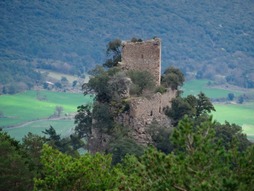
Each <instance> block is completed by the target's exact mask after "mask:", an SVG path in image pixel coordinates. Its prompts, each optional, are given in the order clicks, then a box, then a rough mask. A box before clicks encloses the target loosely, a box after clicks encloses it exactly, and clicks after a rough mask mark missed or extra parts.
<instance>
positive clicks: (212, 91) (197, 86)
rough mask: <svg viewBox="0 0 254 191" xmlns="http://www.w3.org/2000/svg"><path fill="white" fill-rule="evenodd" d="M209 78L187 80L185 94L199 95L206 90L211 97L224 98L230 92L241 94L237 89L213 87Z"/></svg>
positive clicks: (184, 87) (236, 94)
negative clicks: (209, 84)
mask: <svg viewBox="0 0 254 191" xmlns="http://www.w3.org/2000/svg"><path fill="white" fill-rule="evenodd" d="M208 83H209V81H208V80H191V81H188V82H186V83H185V84H184V85H183V87H182V90H183V96H187V95H190V94H192V95H198V94H199V93H200V92H204V93H205V94H206V96H207V97H209V98H223V97H225V98H226V97H227V96H228V94H229V93H234V94H235V96H238V95H241V94H242V92H241V91H237V90H224V89H219V88H213V87H212V86H208V85H207V84H208Z"/></svg>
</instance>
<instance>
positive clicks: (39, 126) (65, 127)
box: [4, 119, 75, 141]
mask: <svg viewBox="0 0 254 191" xmlns="http://www.w3.org/2000/svg"><path fill="white" fill-rule="evenodd" d="M50 125H51V126H53V127H54V129H55V130H56V132H57V133H58V134H60V135H61V136H62V137H65V136H66V135H69V134H70V133H71V132H72V131H73V130H74V127H75V124H74V120H73V119H62V120H45V121H44V120H43V121H34V122H31V123H28V124H27V125H25V126H23V127H18V128H16V127H14V128H5V129H4V131H6V132H8V134H9V135H10V136H11V137H15V139H16V140H18V141H21V140H22V138H23V137H24V136H25V135H27V133H29V132H32V133H34V134H37V135H44V134H43V133H42V131H45V129H49V128H50Z"/></svg>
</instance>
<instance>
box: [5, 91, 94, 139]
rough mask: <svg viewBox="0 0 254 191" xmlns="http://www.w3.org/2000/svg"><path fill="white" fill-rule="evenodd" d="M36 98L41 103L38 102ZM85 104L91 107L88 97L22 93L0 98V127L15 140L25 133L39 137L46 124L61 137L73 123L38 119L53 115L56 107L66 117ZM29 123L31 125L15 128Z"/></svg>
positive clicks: (74, 94)
mask: <svg viewBox="0 0 254 191" xmlns="http://www.w3.org/2000/svg"><path fill="white" fill-rule="evenodd" d="M38 97H40V98H41V97H43V98H44V99H45V100H42V101H40V100H39V99H38ZM87 103H92V97H90V96H83V95H82V94H81V93H79V94H76V93H64V92H50V91H39V92H38V91H26V92H23V93H19V94H15V95H1V96H0V112H1V113H2V115H3V116H4V117H1V118H0V127H2V128H4V130H5V131H8V132H9V133H10V134H11V135H12V136H14V137H15V138H17V139H19V140H20V138H21V137H22V135H25V134H26V133H27V132H29V131H31V132H33V133H40V132H41V130H44V129H45V128H49V125H50V124H51V125H52V126H53V127H54V128H56V130H57V132H58V133H61V132H62V131H66V129H68V128H71V127H73V120H68V121H66V120H64V121H62V120H61V121H41V119H43V120H47V119H48V118H49V116H51V115H52V114H53V113H54V112H55V107H56V106H61V107H63V113H62V116H65V115H67V116H68V117H69V116H70V114H73V113H75V112H76V111H77V106H79V105H82V104H87ZM38 120H39V121H38ZM31 121H35V122H34V123H31V124H29V125H25V126H22V127H20V128H15V126H18V125H22V124H24V123H27V122H31ZM12 127H14V128H12ZM60 128H62V129H60Z"/></svg>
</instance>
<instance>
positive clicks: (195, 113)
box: [165, 92, 215, 125]
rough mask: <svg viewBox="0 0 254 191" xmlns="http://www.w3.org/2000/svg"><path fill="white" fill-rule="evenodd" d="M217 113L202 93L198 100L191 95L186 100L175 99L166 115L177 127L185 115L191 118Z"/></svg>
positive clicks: (167, 109)
mask: <svg viewBox="0 0 254 191" xmlns="http://www.w3.org/2000/svg"><path fill="white" fill-rule="evenodd" d="M211 111H215V108H214V106H213V104H212V103H211V101H210V100H209V98H208V97H206V95H205V94H204V93H202V92H200V93H199V94H198V96H197V98H196V97H195V96H193V95H189V96H187V97H186V98H181V97H177V98H175V99H173V101H172V106H171V108H166V110H165V114H166V115H167V116H169V117H170V118H171V119H172V120H173V124H174V125H176V124H177V123H178V121H179V120H180V119H182V118H183V117H184V115H187V116H190V117H196V118H198V117H200V116H201V115H207V114H208V113H211Z"/></svg>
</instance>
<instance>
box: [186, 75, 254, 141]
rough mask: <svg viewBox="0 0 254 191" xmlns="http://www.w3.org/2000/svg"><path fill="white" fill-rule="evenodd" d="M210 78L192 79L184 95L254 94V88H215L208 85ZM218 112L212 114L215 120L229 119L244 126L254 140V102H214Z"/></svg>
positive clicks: (222, 121)
mask: <svg viewBox="0 0 254 191" xmlns="http://www.w3.org/2000/svg"><path fill="white" fill-rule="evenodd" d="M207 84H208V80H192V81H189V82H186V83H185V85H184V86H183V88H182V90H183V91H184V93H183V96H187V95H189V94H193V95H197V94H198V93H199V92H201V91H202V92H204V93H205V94H206V95H207V96H208V97H209V98H223V97H224V98H226V97H227V95H228V93H234V94H235V95H236V96H239V95H241V94H243V93H248V94H254V93H253V90H250V91H248V92H246V91H245V92H243V91H240V90H234V89H232V90H228V89H227V90H225V89H220V88H213V87H210V86H208V85H207ZM214 107H215V109H216V112H213V113H212V115H213V117H214V119H215V120H217V121H219V122H221V123H224V122H225V121H228V122H230V123H235V124H237V125H240V126H242V128H243V132H244V133H246V134H247V136H248V138H249V139H250V140H253V141H254V102H253V101H251V102H244V103H243V104H225V103H214Z"/></svg>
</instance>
